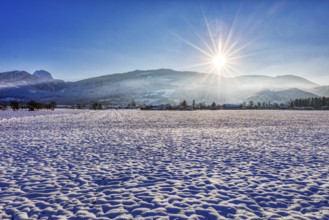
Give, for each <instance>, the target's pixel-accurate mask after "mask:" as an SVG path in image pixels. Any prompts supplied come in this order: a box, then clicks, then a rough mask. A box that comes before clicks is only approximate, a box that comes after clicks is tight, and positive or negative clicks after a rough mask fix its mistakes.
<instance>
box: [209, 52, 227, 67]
mask: <svg viewBox="0 0 329 220" xmlns="http://www.w3.org/2000/svg"><path fill="white" fill-rule="evenodd" d="M226 62H227V58H226V57H225V55H224V54H215V55H214V56H213V57H212V59H211V64H212V65H213V67H214V68H216V69H221V68H223V67H224V66H225V64H226Z"/></svg>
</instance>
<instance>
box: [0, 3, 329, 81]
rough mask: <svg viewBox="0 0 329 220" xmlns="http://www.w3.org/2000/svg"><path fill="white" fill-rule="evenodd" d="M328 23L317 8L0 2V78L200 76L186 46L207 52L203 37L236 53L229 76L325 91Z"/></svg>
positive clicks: (197, 56) (195, 56)
mask: <svg viewBox="0 0 329 220" xmlns="http://www.w3.org/2000/svg"><path fill="white" fill-rule="evenodd" d="M328 21H329V1H326V0H317V1H311V0H290V1H280V0H273V1H272V0H263V1H258V0H250V1H248V0H245V1H238V0H233V1H218V0H157V1H153V0H120V1H118V0H88V1H87V0H47V1H43V0H29V1H26V0H1V7H0V29H1V34H0V72H4V71H10V70H26V71H28V72H31V73H33V72H34V71H35V70H39V69H45V70H47V71H49V72H50V73H52V74H53V76H54V77H55V78H59V79H64V80H68V81H70V80H71V81H75V80H79V79H83V78H88V77H94V76H100V75H105V74H111V73H122V72H128V71H132V70H136V69H141V70H148V69H158V68H170V69H175V70H181V71H184V70H188V71H199V72H207V71H208V69H209V68H208V66H207V65H205V66H198V65H196V64H199V63H202V62H205V61H207V59H209V58H207V57H206V56H205V55H204V54H203V53H202V52H200V51H199V50H198V49H195V48H194V47H193V46H191V45H194V46H195V47H198V48H199V49H202V50H205V51H209V50H211V49H213V47H214V45H213V42H212V40H211V36H213V38H214V40H215V41H216V42H217V39H221V40H222V42H223V43H224V44H225V45H226V48H232V50H231V51H232V52H233V51H235V52H236V53H235V54H234V56H232V57H233V58H234V59H235V61H234V64H233V65H232V67H233V68H232V69H231V71H230V72H229V75H230V76H235V75H242V74H248V75H250V74H252V75H258V74H262V75H271V76H275V75H283V74H294V75H298V76H301V77H306V78H308V79H310V80H312V81H314V82H317V83H319V84H327V85H329V24H328ZM209 33H210V34H209ZM215 44H216V43H215ZM207 45H208V46H209V48H208V47H207Z"/></svg>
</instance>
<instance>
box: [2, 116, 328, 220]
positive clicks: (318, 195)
mask: <svg viewBox="0 0 329 220" xmlns="http://www.w3.org/2000/svg"><path fill="white" fill-rule="evenodd" d="M328 131H329V112H320V111H310V112H307V111H304V112H302V111H301V112H299V111H265V110H264V111H191V112H181V111H138V110H104V111H88V110H81V111H78V110H55V111H39V112H28V111H16V112H14V111H9V110H8V111H3V112H0V133H1V136H0V219H11V218H14V219H40V218H42V217H45V218H44V219H61V218H62V219H66V218H68V219H106V218H118V219H138V218H139V219H155V218H162V219H226V218H230V219H283V218H286V219H298V217H303V219H304V218H305V219H325V218H329V214H328V213H329V203H328V201H329V177H328V173H329V160H328V155H329V146H328V145H329V132H328ZM300 219H301V218H300Z"/></svg>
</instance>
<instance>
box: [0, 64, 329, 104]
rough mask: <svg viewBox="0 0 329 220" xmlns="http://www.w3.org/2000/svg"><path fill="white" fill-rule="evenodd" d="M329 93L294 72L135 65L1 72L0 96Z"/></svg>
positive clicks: (226, 97)
mask: <svg viewBox="0 0 329 220" xmlns="http://www.w3.org/2000/svg"><path fill="white" fill-rule="evenodd" d="M318 96H327V97H328V96H329V86H324V85H318V84H316V83H314V82H311V81H309V80H307V79H305V78H301V77H298V76H294V75H281V76H276V77H270V76H260V75H243V76H236V77H232V78H225V77H219V76H217V75H214V74H205V73H198V72H180V71H175V70H170V69H157V70H146V71H143V70H136V71H132V72H127V73H121V74H110V75H105V76H99V77H94V78H88V79H84V80H80V81H76V82H65V81H63V80H58V79H54V78H53V77H52V75H51V74H50V73H49V72H47V71H44V70H39V71H36V72H34V73H33V74H30V73H28V72H26V71H10V72H3V73H0V100H13V99H16V100H21V101H28V100H31V99H34V100H39V101H47V102H48V101H55V102H57V103H59V104H78V103H81V104H83V103H85V104H87V103H90V102H93V101H103V102H107V103H109V104H113V105H125V104H127V103H129V102H131V101H132V100H135V101H136V102H137V103H140V104H164V103H171V104H178V103H179V102H180V101H182V100H184V99H185V100H187V101H188V102H192V100H195V101H196V102H206V103H211V102H214V101H215V102H216V103H242V102H243V101H250V100H252V101H261V102H263V101H266V102H286V101H289V100H290V99H296V98H309V97H318Z"/></svg>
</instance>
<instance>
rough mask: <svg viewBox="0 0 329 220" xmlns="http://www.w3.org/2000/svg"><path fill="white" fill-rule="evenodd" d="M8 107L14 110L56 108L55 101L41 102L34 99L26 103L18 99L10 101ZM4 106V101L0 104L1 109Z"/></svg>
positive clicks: (5, 106) (4, 107) (3, 108)
mask: <svg viewBox="0 0 329 220" xmlns="http://www.w3.org/2000/svg"><path fill="white" fill-rule="evenodd" d="M9 107H10V108H11V109H12V110H14V111H16V110H19V109H27V110H29V111H35V110H40V109H48V110H54V109H55V108H56V103H55V102H49V103H42V102H37V101H34V100H30V101H28V102H26V103H22V102H18V101H10V102H9ZM6 108H7V105H6V104H5V103H4V104H3V105H2V110H5V109H6Z"/></svg>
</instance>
